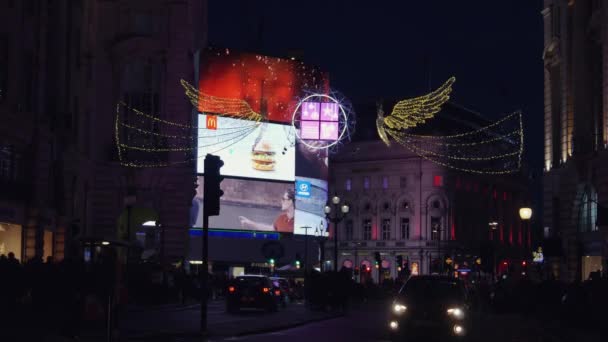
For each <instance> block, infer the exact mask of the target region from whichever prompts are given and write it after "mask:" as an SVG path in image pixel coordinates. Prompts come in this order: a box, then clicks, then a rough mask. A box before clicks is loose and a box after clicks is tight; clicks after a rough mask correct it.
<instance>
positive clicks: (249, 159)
mask: <svg viewBox="0 0 608 342" xmlns="http://www.w3.org/2000/svg"><path fill="white" fill-rule="evenodd" d="M212 117H213V118H214V120H215V121H214V122H215V123H214V125H215V127H216V128H217V129H215V130H207V131H206V132H205V134H204V135H202V134H201V135H199V136H198V146H199V147H198V149H199V155H201V156H203V155H204V153H205V151H207V153H212V154H214V155H216V156H219V157H220V158H221V159H222V161H224V166H223V167H222V170H221V172H222V175H223V176H225V177H240V178H254V179H268V180H275V181H287V182H293V181H294V180H295V167H296V162H295V155H296V152H295V146H294V144H293V141H294V139H295V135H294V134H293V133H292V131H293V128H292V126H290V125H280V124H275V123H261V124H257V127H256V128H255V129H253V130H250V131H248V132H247V134H245V135H243V136H236V137H235V138H234V141H230V139H227V138H226V137H227V134H229V133H230V131H234V130H237V129H240V128H239V125H249V126H251V125H255V124H256V123H250V122H245V123H243V121H244V120H239V119H233V118H227V117H222V116H212ZM207 119H208V116H207V115H203V114H199V116H198V124H199V127H205V126H206V125H207ZM224 128H225V129H224ZM226 131H228V133H227V132H226ZM216 147H218V148H216ZM219 147H221V149H219ZM214 149H219V150H217V151H214ZM204 163H205V159H204V158H198V160H197V164H196V170H197V173H200V174H202V173H203V171H204Z"/></svg>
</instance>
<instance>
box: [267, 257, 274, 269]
mask: <svg viewBox="0 0 608 342" xmlns="http://www.w3.org/2000/svg"><path fill="white" fill-rule="evenodd" d="M268 263H269V264H270V266H273V267H274V259H272V258H270V259H268Z"/></svg>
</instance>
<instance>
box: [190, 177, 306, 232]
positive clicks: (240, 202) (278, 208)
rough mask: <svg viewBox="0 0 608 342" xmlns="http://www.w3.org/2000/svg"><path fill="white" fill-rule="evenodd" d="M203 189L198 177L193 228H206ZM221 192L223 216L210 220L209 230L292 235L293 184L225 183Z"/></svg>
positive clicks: (193, 210)
mask: <svg viewBox="0 0 608 342" xmlns="http://www.w3.org/2000/svg"><path fill="white" fill-rule="evenodd" d="M203 186H204V183H203V177H202V176H199V177H198V186H197V188H196V195H195V197H194V199H193V200H192V207H191V208H192V209H191V210H192V211H191V215H190V225H191V227H194V228H201V227H202V225H203ZM222 190H223V191H224V195H223V196H222V197H221V202H220V206H221V209H220V215H219V216H211V217H210V218H209V227H210V228H217V229H234V230H255V231H272V232H279V233H293V230H294V214H295V195H294V183H292V182H290V183H279V182H264V181H255V180H244V179H225V180H223V181H222Z"/></svg>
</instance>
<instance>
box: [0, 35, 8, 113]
mask: <svg viewBox="0 0 608 342" xmlns="http://www.w3.org/2000/svg"><path fill="white" fill-rule="evenodd" d="M8 66H9V64H8V38H7V36H4V35H0V103H3V102H4V101H5V100H6V97H7V90H8V89H7V88H8Z"/></svg>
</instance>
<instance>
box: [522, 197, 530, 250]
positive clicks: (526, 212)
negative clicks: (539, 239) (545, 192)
mask: <svg viewBox="0 0 608 342" xmlns="http://www.w3.org/2000/svg"><path fill="white" fill-rule="evenodd" d="M519 217H520V218H521V220H522V221H523V223H524V224H523V225H524V226H525V227H526V233H527V234H528V236H530V223H529V222H530V219H531V218H532V208H530V207H527V206H525V207H521V208H519ZM525 238H526V236H525V235H524V239H525ZM524 241H525V240H524ZM528 243H530V240H528ZM525 245H526V244H525V243H524V246H525Z"/></svg>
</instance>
